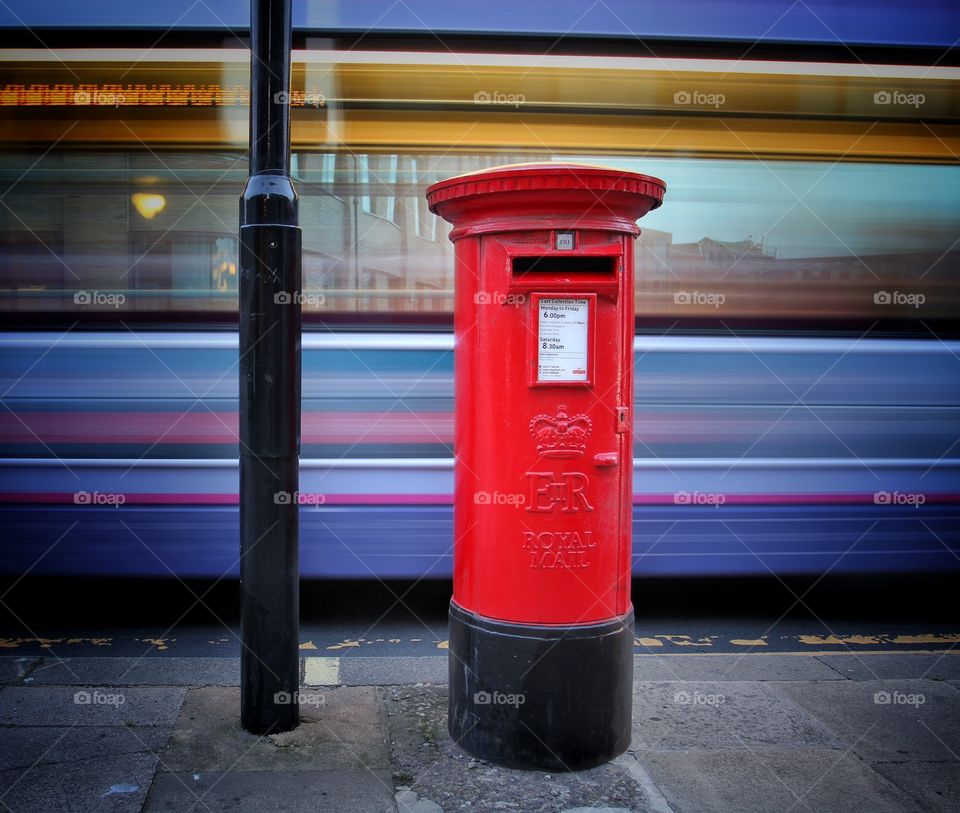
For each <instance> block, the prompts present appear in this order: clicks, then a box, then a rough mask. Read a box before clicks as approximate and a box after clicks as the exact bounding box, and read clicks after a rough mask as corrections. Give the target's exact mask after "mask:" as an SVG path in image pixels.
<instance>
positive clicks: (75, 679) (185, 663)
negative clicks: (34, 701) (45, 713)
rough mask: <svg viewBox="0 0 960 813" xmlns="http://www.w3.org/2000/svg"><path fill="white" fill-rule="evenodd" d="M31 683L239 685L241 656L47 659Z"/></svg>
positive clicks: (33, 674)
mask: <svg viewBox="0 0 960 813" xmlns="http://www.w3.org/2000/svg"><path fill="white" fill-rule="evenodd" d="M30 677H31V678H32V680H31V683H34V684H37V685H61V686H239V685H240V659H239V658H177V657H157V656H154V657H148V658H97V657H84V658H63V659H62V660H59V661H57V660H52V659H44V661H43V663H41V664H40V665H39V666H37V668H36V669H34V671H33V672H32V673H31V675H30Z"/></svg>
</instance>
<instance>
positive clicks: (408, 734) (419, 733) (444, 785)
mask: <svg viewBox="0 0 960 813" xmlns="http://www.w3.org/2000/svg"><path fill="white" fill-rule="evenodd" d="M379 691H380V694H381V697H382V700H383V703H384V706H385V708H386V714H387V721H388V726H389V732H390V743H391V757H392V761H393V770H394V774H393V780H394V784H395V785H396V786H397V799H398V801H399V802H400V803H402V804H403V805H404V807H403V808H401V809H402V810H404V811H405V813H407V812H408V813H413V812H414V811H416V813H436V811H437V810H438V809H439V810H442V811H443V813H464V812H465V811H471V812H472V813H476V812H478V811H483V813H487V811H497V810H514V811H516V810H521V811H528V810H529V811H534V810H536V811H541V812H542V813H561V811H568V810H570V809H576V808H587V809H598V808H599V809H609V808H613V809H614V810H616V809H618V808H625V809H626V810H631V811H638V813H663V808H662V807H660V806H659V805H658V804H657V801H658V800H657V799H652V798H651V796H650V795H649V794H648V793H646V792H645V791H644V790H643V788H642V787H641V785H640V784H639V783H638V782H637V781H636V780H635V779H634V778H633V776H632V775H631V773H630V771H629V770H627V769H626V768H624V767H623V761H620V762H619V763H611V764H608V765H602V766H600V767H599V768H593V769H591V770H588V771H578V772H577V773H553V774H551V773H545V772H542V771H518V770H511V769H509V768H500V767H498V766H496V765H491V764H490V763H488V762H484V761H483V760H477V759H473V758H471V757H470V755H469V754H467V753H465V752H464V751H461V750H460V748H459V747H458V746H457V745H455V744H454V743H453V741H452V740H451V739H450V736H449V734H448V733H447V691H446V687H443V686H388V687H384V688H381V689H380V690H379Z"/></svg>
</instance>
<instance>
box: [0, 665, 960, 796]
mask: <svg viewBox="0 0 960 813" xmlns="http://www.w3.org/2000/svg"><path fill="white" fill-rule="evenodd" d="M445 677H446V658H445V657H365V656H344V657H340V658H336V657H316V658H314V657H307V658H304V659H303V684H304V688H303V691H302V696H301V698H300V700H301V716H302V724H301V725H300V727H299V728H298V729H297V730H296V731H293V732H289V733H285V734H279V735H274V736H268V737H255V736H253V735H250V734H247V733H246V732H244V731H242V730H241V729H240V726H239V689H238V688H237V684H238V683H239V663H238V661H237V660H236V659H233V658H181V657H172V656H169V657H168V656H160V655H156V656H151V657H148V658H143V659H139V660H138V659H135V658H114V657H81V658H70V659H64V660H60V659H57V658H56V657H10V656H4V657H0V684H2V688H0V811H7V810H10V811H15V812H16V813H19V812H20V811H140V810H146V811H187V810H194V811H220V810H231V811H256V812H257V813H261V811H267V810H286V811H301V810H303V811H306V810H310V811H374V812H376V811H402V812H403V813H437V812H438V811H446V812H447V813H452V811H488V810H490V811H499V810H506V811H558V812H559V811H564V813H573V812H574V811H577V813H586V812H587V811H607V812H608V813H609V812H610V811H616V812H617V813H621V812H622V811H656V813H667V811H673V812H674V813H685V812H686V811H695V812H696V813H703V812H704V811H724V812H726V811H730V812H733V811H736V813H753V812H754V811H771V812H772V811H776V813H781V811H789V810H796V811H802V810H809V811H818V813H823V812H824V811H850V810H862V811H870V812H871V813H884V811H956V810H960V652H956V651H950V652H933V653H913V654H878V653H871V654H866V653H864V654H859V655H853V654H810V653H804V654H797V655H786V654H771V655H762V654H749V655H742V656H741V655H706V654H697V655H666V656H658V655H638V656H637V658H636V681H635V687H634V731H633V742H632V744H631V748H630V750H629V751H628V752H627V753H626V754H624V755H623V756H622V757H620V758H618V759H617V760H615V761H614V762H613V763H611V764H609V765H605V766H602V767H600V768H596V769H594V770H590V771H584V772H581V773H576V774H546V773H542V772H538V771H512V770H507V769H503V768H497V767H495V766H492V765H488V764H486V763H483V762H480V761H477V760H474V759H471V758H470V757H469V756H468V755H466V754H464V753H463V752H461V751H460V750H459V749H458V748H457V747H456V746H454V745H453V744H452V743H451V742H450V740H449V737H448V736H447V734H446V687H445V686H444V682H445Z"/></svg>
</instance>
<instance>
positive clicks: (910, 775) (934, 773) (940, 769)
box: [873, 760, 960, 813]
mask: <svg viewBox="0 0 960 813" xmlns="http://www.w3.org/2000/svg"><path fill="white" fill-rule="evenodd" d="M873 769H874V770H875V771H877V773H880V774H882V775H883V776H885V777H886V778H887V779H889V780H890V781H891V782H893V784H895V785H896V786H897V787H899V788H901V789H902V790H904V791H906V792H907V793H908V794H910V796H912V797H913V798H914V799H916V800H917V801H919V802H920V803H921V804H923V805H924V807H925V808H926V809H927V810H931V811H934V813H956V811H958V810H960V760H951V761H950V762H899V763H894V762H878V763H875V764H874V766H873Z"/></svg>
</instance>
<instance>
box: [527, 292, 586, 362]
mask: <svg viewBox="0 0 960 813" xmlns="http://www.w3.org/2000/svg"><path fill="white" fill-rule="evenodd" d="M539 310H540V313H539V318H538V325H539V327H538V331H537V380H538V381H586V380H587V335H588V328H589V324H590V301H589V300H588V299H568V298H562V299H561V298H556V299H549V298H547V297H544V298H542V299H540V301H539Z"/></svg>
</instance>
